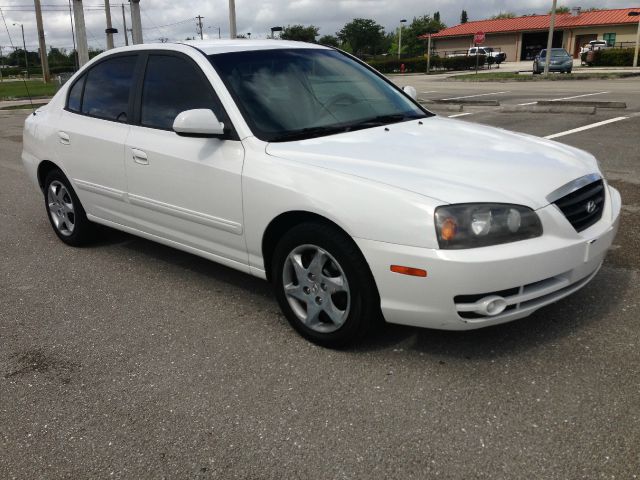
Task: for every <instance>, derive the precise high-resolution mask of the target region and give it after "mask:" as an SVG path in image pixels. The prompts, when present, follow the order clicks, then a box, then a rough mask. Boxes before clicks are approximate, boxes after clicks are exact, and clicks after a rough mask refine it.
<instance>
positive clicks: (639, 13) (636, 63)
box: [628, 12, 640, 68]
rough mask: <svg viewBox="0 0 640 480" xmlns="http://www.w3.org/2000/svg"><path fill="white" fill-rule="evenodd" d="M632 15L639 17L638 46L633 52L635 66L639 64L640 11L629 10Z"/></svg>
mask: <svg viewBox="0 0 640 480" xmlns="http://www.w3.org/2000/svg"><path fill="white" fill-rule="evenodd" d="M628 15H629V16H630V17H638V31H637V32H636V48H635V50H634V52H633V68H635V67H637V66H638V53H639V52H640V12H629V13H628Z"/></svg>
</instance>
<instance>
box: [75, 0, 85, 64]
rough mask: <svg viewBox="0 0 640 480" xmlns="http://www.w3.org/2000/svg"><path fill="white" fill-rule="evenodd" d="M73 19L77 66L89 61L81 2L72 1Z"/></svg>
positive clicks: (77, 0) (79, 0) (80, 0)
mask: <svg viewBox="0 0 640 480" xmlns="http://www.w3.org/2000/svg"><path fill="white" fill-rule="evenodd" d="M73 18H74V20H75V23H76V37H77V38H78V66H80V67H81V66H83V65H84V64H85V63H87V62H88V61H89V43H88V42H87V28H86V27H85V24H84V8H83V7H82V0H73Z"/></svg>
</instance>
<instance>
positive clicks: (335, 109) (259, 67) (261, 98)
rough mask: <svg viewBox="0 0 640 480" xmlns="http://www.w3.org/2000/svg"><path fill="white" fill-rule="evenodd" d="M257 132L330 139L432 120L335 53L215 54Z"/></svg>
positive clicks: (276, 137)
mask: <svg viewBox="0 0 640 480" xmlns="http://www.w3.org/2000/svg"><path fill="white" fill-rule="evenodd" d="M209 59H210V61H211V63H212V64H213V66H214V67H215V68H216V70H217V71H218V74H219V75H220V76H221V78H222V80H223V81H224V83H225V85H226V86H227V88H228V89H229V91H230V93H231V95H232V96H233V97H234V99H235V100H236V103H237V104H238V107H239V108H240V110H241V111H242V113H243V115H244V117H245V119H246V121H247V123H248V124H249V126H250V127H251V130H252V131H253V133H254V134H255V135H256V136H257V137H258V138H260V139H262V140H265V141H286V140H294V139H300V138H309V137H312V136H322V135H329V134H331V133H339V132H344V131H350V130H357V129H362V128H369V127H374V126H379V125H385V124H388V123H395V122H402V121H406V120H410V119H415V118H423V117H426V116H429V115H430V114H429V113H428V112H425V111H424V110H422V109H421V108H420V107H418V106H417V105H416V104H415V103H413V102H412V101H411V100H410V99H409V98H407V97H406V96H405V95H404V94H403V93H401V92H400V91H398V90H397V89H396V88H394V87H393V86H391V85H390V84H389V83H387V81H385V80H384V79H383V78H381V77H380V76H378V75H376V74H375V73H374V72H372V71H371V70H369V69H368V68H366V67H365V66H363V65H361V64H360V63H358V62H356V61H354V60H353V59H351V58H349V57H348V56H346V55H344V54H342V53H340V52H337V51H335V50H324V49H306V48H300V49H273V50H261V51H245V52H233V53H222V54H217V55H210V56H209Z"/></svg>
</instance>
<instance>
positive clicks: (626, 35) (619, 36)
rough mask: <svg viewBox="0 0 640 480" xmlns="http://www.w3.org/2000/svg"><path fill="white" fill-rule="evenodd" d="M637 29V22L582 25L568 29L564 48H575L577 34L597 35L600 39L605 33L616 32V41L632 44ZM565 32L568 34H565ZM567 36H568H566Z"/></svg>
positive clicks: (572, 49)
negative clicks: (595, 25) (599, 25)
mask: <svg viewBox="0 0 640 480" xmlns="http://www.w3.org/2000/svg"><path fill="white" fill-rule="evenodd" d="M637 31H638V25H637V24H635V25H634V24H631V25H611V26H608V27H583V28H574V29H572V30H568V31H567V32H566V33H565V42H566V43H565V49H566V50H567V51H568V52H569V53H572V52H573V51H574V50H575V41H576V36H578V35H589V34H592V35H597V36H598V40H602V39H603V37H604V34H605V33H615V34H616V43H620V42H627V43H629V42H630V43H629V46H632V45H631V43H635V41H636V32H637ZM567 33H568V34H569V35H567ZM567 37H569V38H567Z"/></svg>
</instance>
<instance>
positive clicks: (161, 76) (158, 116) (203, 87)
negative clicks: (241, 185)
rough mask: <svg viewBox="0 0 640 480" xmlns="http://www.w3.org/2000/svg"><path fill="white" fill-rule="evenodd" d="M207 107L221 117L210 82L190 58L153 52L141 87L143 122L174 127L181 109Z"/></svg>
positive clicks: (168, 127) (160, 126) (161, 126)
mask: <svg viewBox="0 0 640 480" xmlns="http://www.w3.org/2000/svg"><path fill="white" fill-rule="evenodd" d="M194 108H208V109H211V110H213V111H214V112H215V114H216V115H217V116H218V118H219V119H220V120H221V121H224V119H223V118H222V116H221V115H220V108H218V107H217V102H216V97H215V94H214V93H213V89H212V88H211V85H210V84H209V82H208V81H207V80H206V78H205V77H204V74H203V73H202V72H201V70H200V68H199V67H198V66H197V65H195V64H194V63H192V62H191V61H189V60H187V59H185V58H180V57H175V56H169V55H151V56H149V61H148V63H147V70H146V73H145V76H144V85H143V88H142V110H141V120H140V121H141V124H142V125H144V126H145V127H153V128H163V129H168V130H170V129H172V127H173V121H174V120H175V118H176V117H177V116H178V114H179V113H180V112H184V111H185V110H192V109H194Z"/></svg>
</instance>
